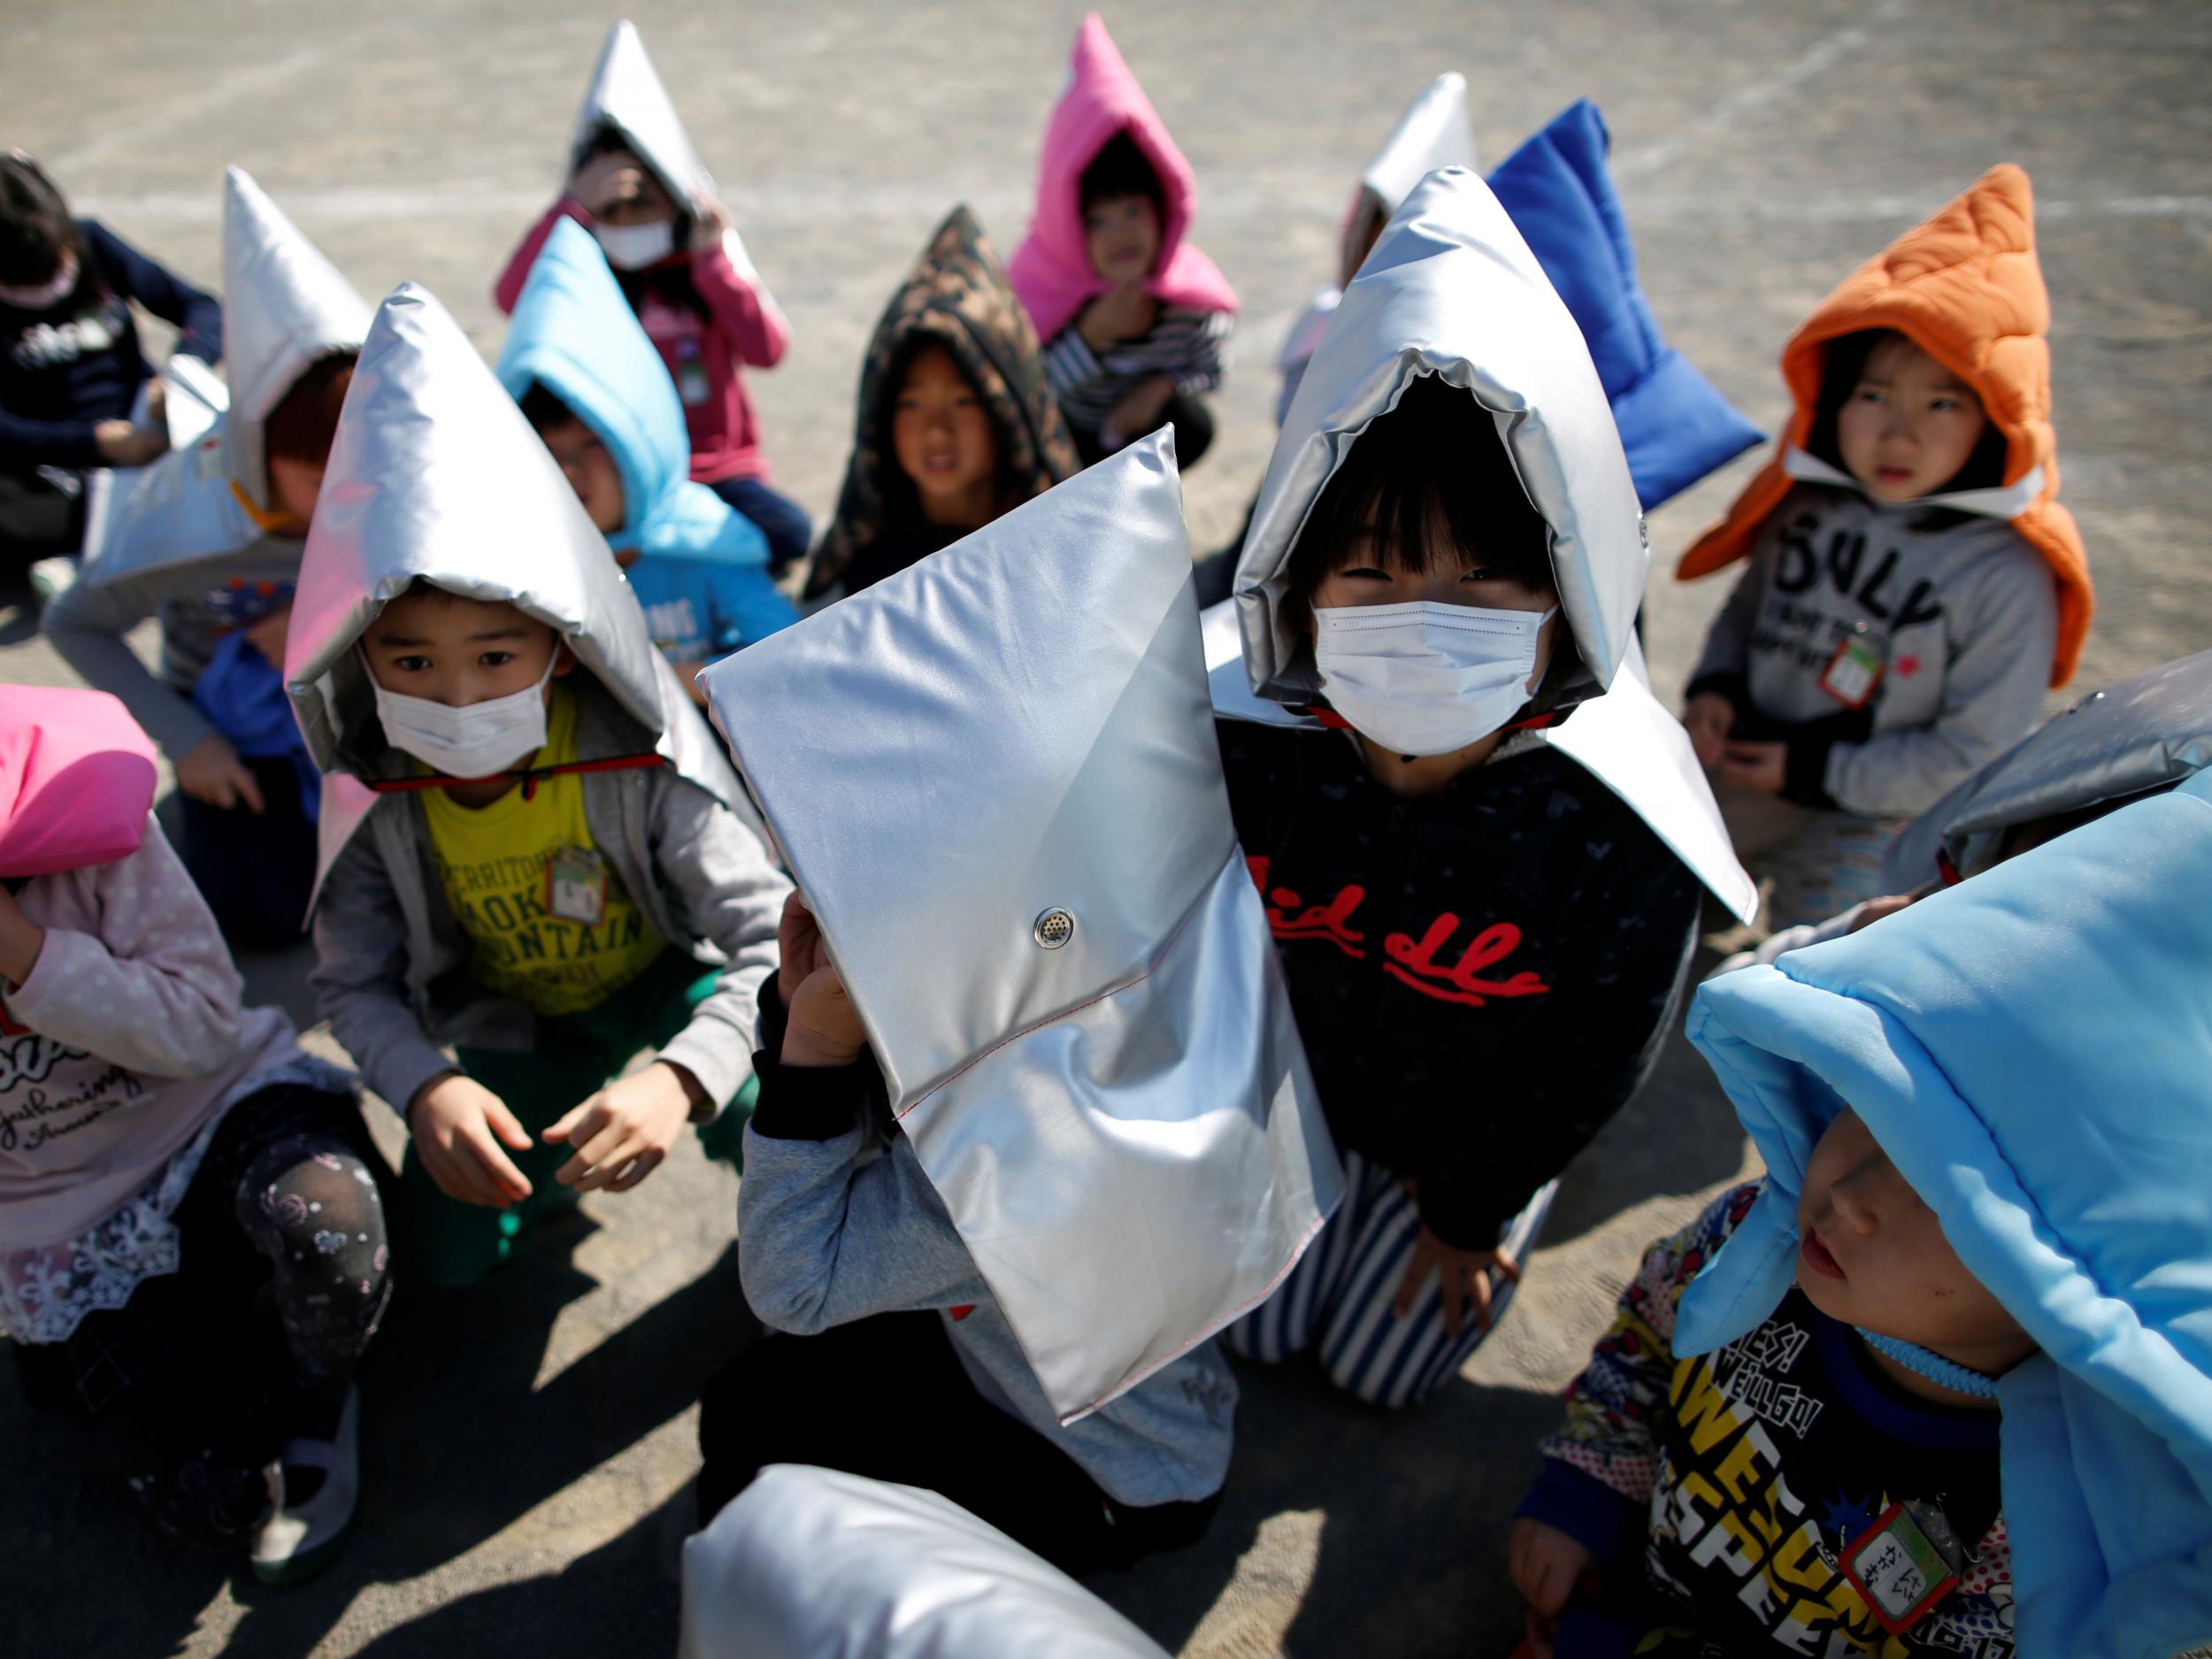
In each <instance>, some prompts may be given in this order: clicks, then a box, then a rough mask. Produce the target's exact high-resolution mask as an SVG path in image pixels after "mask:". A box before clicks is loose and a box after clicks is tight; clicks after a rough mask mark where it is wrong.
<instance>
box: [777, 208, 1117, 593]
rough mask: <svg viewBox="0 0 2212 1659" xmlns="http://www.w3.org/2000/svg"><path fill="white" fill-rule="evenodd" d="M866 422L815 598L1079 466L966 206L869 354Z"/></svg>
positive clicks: (888, 566)
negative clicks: (838, 584)
mask: <svg viewBox="0 0 2212 1659" xmlns="http://www.w3.org/2000/svg"><path fill="white" fill-rule="evenodd" d="M855 406H856V409H857V410H858V411H859V412H858V419H857V428H858V429H857V430H856V432H855V434H854V435H853V457H852V462H851V464H850V465H849V466H848V467H847V468H846V469H845V487H844V488H843V490H842V491H841V493H840V494H839V496H838V502H837V516H836V517H835V518H833V519H832V520H831V521H830V527H829V530H828V533H827V534H825V535H824V536H823V538H822V545H821V547H820V548H819V549H818V550H817V551H816V553H815V555H814V566H813V569H812V570H811V571H810V572H808V574H807V583H806V592H807V596H808V597H809V598H814V597H817V596H818V595H822V594H825V593H826V592H828V591H829V589H830V588H832V587H833V586H834V585H836V584H837V583H839V582H842V583H843V584H844V587H845V591H846V592H847V593H858V592H859V591H860V590H861V589H862V588H866V587H869V586H871V585H872V584H873V583H876V582H879V581H881V580H883V579H884V578H885V577H887V576H890V575H894V574H895V573H896V572H900V571H902V570H904V569H905V568H906V567H907V566H908V565H911V564H913V563H914V561H915V560H917V559H918V558H923V557H926V556H927V555H929V554H932V553H934V552H936V551H937V550H938V549H941V548H944V547H949V546H950V545H951V544H952V543H953V542H955V541H958V540H959V539H960V538H961V537H962V536H964V535H966V534H968V533H969V532H970V531H972V530H979V529H980V528H982V527H983V526H985V525H987V524H988V523H990V522H991V520H992V519H994V518H997V517H998V516H999V515H1000V514H1001V513H1002V512H1004V511H1007V510H1008V509H1009V508H1011V507H1017V506H1019V505H1020V504H1021V503H1023V502H1025V501H1027V500H1029V499H1031V498H1032V497H1033V496H1036V495H1042V494H1043V493H1044V492H1045V491H1046V490H1048V489H1050V488H1052V487H1053V486H1054V485H1055V484H1056V483H1058V482H1060V480H1063V479H1064V478H1067V477H1069V476H1070V475H1071V474H1072V473H1073V472H1075V470H1076V459H1075V449H1074V447H1073V446H1072V445H1071V443H1070V442H1069V440H1068V432H1067V426H1066V425H1065V424H1064V422H1063V421H1062V420H1061V419H1060V411H1059V409H1058V407H1057V406H1056V404H1055V403H1053V400H1052V394H1051V391H1050V389H1049V388H1048V385H1047V383H1046V380H1045V374H1044V368H1043V365H1042V363H1041V360H1040V358H1039V357H1038V353H1037V334H1036V331H1035V330H1034V329H1033V328H1032V327H1031V326H1029V317H1028V314H1027V313H1026V312H1025V311H1023V310H1022V308H1021V305H1020V303H1019V302H1018V301H1017V300H1016V299H1015V297H1014V292H1013V290H1012V288H1010V287H1008V285H1007V280H1006V273H1005V272H1004V271H1003V270H1002V269H1001V268H1000V265H999V262H998V256H997V255H996V254H995V253H994V252H992V250H991V244H990V243H989V242H987V241H986V240H985V239H984V235H983V228H982V227H981V226H979V225H978V224H977V223H976V222H975V216H974V215H973V214H972V213H970V212H969V211H968V210H967V209H966V208H964V207H956V208H955V209H953V211H952V212H951V213H950V214H949V216H948V217H947V218H946V219H945V222H944V223H943V224H941V225H940V226H939V227H937V232H936V234H934V235H933V236H932V237H931V238H930V240H929V246H928V247H926V249H924V250H922V257H920V258H919V259H918V260H917V261H916V262H915V265H914V268H913V270H911V271H910V272H909V273H907V277H906V280H905V281H904V282H902V283H901V284H900V286H899V291H898V292H897V293H896V294H895V295H893V296H891V303H890V304H889V305H887V306H886V307H885V308H884V312H883V317H882V320H880V321H879V322H878V323H877V324H876V332H875V337H874V338H873V339H872V340H870V341H869V342H868V351H867V355H866V356H865V357H863V358H862V359H861V365H860V394H859V396H858V398H857V399H856V404H855Z"/></svg>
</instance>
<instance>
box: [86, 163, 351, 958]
mask: <svg viewBox="0 0 2212 1659" xmlns="http://www.w3.org/2000/svg"><path fill="white" fill-rule="evenodd" d="M223 275H224V280H223V292H224V300H223V309H224V316H225V327H226V331H227V336H228V339H229V341H230V348H231V351H230V357H231V360H230V386H231V407H230V410H229V411H228V413H227V414H226V415H225V416H224V418H223V420H222V424H221V426H220V427H219V429H218V430H217V431H215V432H211V433H210V434H207V435H206V436H205V437H203V438H202V439H200V440H199V441H198V442H196V444H195V445H194V446H193V447H192V448H191V449H189V450H181V451H179V452H177V453H175V454H173V455H171V456H169V457H165V459H164V460H163V461H161V462H160V463H159V464H158V465H155V466H153V467H150V468H149V469H148V470H147V472H146V473H145V475H144V476H143V477H142V479H141V480H140V481H139V483H138V484H137V486H136V487H135V488H134V490H133V492H132V494H131V495H130V496H129V498H128V499H127V501H125V502H123V503H119V504H118V505H117V507H116V509H115V511H114V512H113V513H112V514H111V522H110V525H109V527H108V531H107V534H105V536H104V539H103V540H102V541H101V543H100V545H99V546H97V547H96V548H95V549H92V555H91V557H89V558H88V560H87V561H86V565H85V569H84V572H83V574H82V575H81V578H80V579H79V580H78V581H77V582H76V583H75V585H74V586H73V587H72V588H70V589H69V591H68V592H67V593H65V594H63V595H60V596H59V597H58V598H57V599H56V600H55V601H54V602H53V603H51V604H50V605H49V606H48V607H47V610H46V614H45V618H44V621H43V625H42V626H44V628H45V631H46V634H47V636H48V637H49V638H50V639H51V640H52V641H53V642H54V649H56V650H57V651H58V652H59V653H60V654H61V657H62V658H63V660H64V661H65V662H66V663H68V664H69V665H70V666H71V667H72V668H73V669H75V670H76V672H78V673H79V674H81V675H82V676H83V677H84V678H85V680H88V682H89V683H91V684H92V685H94V686H96V687H99V688H100V689H102V690H104V691H109V692H112V693H113V694H114V695H117V696H119V697H120V698H121V699H122V700H123V702H124V703H125V705H126V706H127V708H128V709H129V710H130V711H131V713H132V715H133V716H134V718H136V719H137V721H138V723H139V724H140V725H141V726H144V727H145V728H146V730H147V731H148V732H149V733H151V734H152V736H153V738H154V741H156V742H157V743H158V744H160V746H161V747H162V749H164V750H165V752H166V753H167V755H168V757H169V758H170V761H171V763H172V764H173V765H174V766H175V768H176V775H177V790H178V793H179V794H180V795H181V796H182V797H183V802H182V805H183V809H184V813H183V833H182V836H181V838H180V839H181V844H180V848H179V850H180V852H181V854H182V855H183V857H184V864H185V868H187V869H188V870H189V871H190V872H192V878H193V879H194V880H195V881H196V882H197V883H198V884H199V887H200V891H201V893H202V895H204V897H205V898H206V899H207V902H208V906H209V908H210V909H211V910H213V911H214V912H215V918H216V920H217V921H218V922H219V923H220V924H221V926H222V928H223V932H224V933H225V935H226V936H227V938H228V939H229V940H230V941H232V942H233V943H234V944H236V945H271V946H273V945H279V944H282V943H284V942H286V941H291V940H295V939H297V938H298V936H299V933H300V928H301V926H302V923H303V918H305V916H306V914H307V896H308V893H309V890H310V888H311V886H312V885H313V881H314V876H315V823H314V812H313V803H314V800H315V797H314V795H313V793H312V792H311V791H308V792H304V793H303V789H302V787H301V784H300V780H299V775H298V773H299V769H300V765H301V762H302V759H303V756H302V754H301V751H300V749H299V747H298V736H297V733H296V731H294V729H293V727H292V725H291V721H290V719H289V718H288V714H287V713H286V712H285V710H283V709H282V708H281V706H280V705H281V702H282V687H281V685H280V682H279V667H280V664H282V662H283V660H284V634H285V627H286V626H287V619H288V616H289V614H290V611H291V603H292V588H293V585H294V582H295V581H296V579H297V576H298V572H299V563H300V549H301V547H302V545H303V537H304V536H305V535H306V534H307V525H308V520H309V519H310V518H311V517H312V516H313V514H314V511H315V500H316V495H317V492H318V491H319V488H321V483H322V472H323V465H324V463H325V460H326V457H328V455H329V453H330V442H331V434H333V433H334V432H335V431H336V429H337V425H338V411H339V408H340V406H341V405H342V403H343V402H344V401H345V395H346V384H347V381H348V379H349V377H350V375H351V374H352V373H353V359H354V353H355V352H356V350H357V349H358V348H359V346H360V343H361V335H362V332H363V331H364V330H365V328H366V327H367V326H368V319H369V308H368V304H367V303H366V302H365V301H364V300H363V299H362V298H361V296H359V295H358V294H357V293H355V292H354V290H353V288H352V286H351V285H350V284H349V283H348V282H347V280H345V278H344V277H343V276H342V275H340V274H339V273H338V271H337V269H336V268H335V267H334V266H333V265H331V264H330V262H329V261H328V260H326V259H325V258H324V257H323V256H322V255H321V254H320V253H319V252H318V251H317V250H316V249H315V247H314V245H313V244H312V243H311V242H309V241H308V240H307V239H306V238H305V237H304V236H303V235H301V234H300V233H299V231H298V230H297V229H296V228H295V227H293V225H292V223H291V221H290V220H289V219H286V218H285V217H284V215H283V214H282V213H281V212H280V211H278V209H277V207H276V205H275V204H273V202H271V201H270V200H269V198H268V197H267V196H265V195H264V194H263V193H262V190H261V188H260V187H259V186H258V185H257V184H256V183H255V182H254V181H253V180H252V179H250V177H248V176H247V175H246V174H245V173H242V172H241V171H239V170H238V169H237V168H235V167H233V168H232V169H231V170H230V172H229V174H228V176H227V179H226V180H225V187H224V202H223ZM148 617H154V618H158V620H159V622H160V625H161V671H160V672H159V674H158V675H156V674H153V673H150V672H148V671H147V669H146V666H145V664H143V663H142V661H141V660H140V659H139V657H138V656H137V654H136V653H135V652H134V651H133V650H132V649H131V648H130V645H129V643H128V642H127V640H126V639H125V637H124V636H125V635H126V634H128V633H129V632H130V630H131V629H133V628H134V627H136V626H138V625H139V624H140V623H141V622H142V621H144V620H145V619H146V618H148Z"/></svg>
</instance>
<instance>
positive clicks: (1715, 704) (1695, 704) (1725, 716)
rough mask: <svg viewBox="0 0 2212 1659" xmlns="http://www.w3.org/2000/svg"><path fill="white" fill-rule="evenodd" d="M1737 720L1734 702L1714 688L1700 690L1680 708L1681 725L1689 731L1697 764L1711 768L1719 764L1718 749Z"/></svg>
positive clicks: (1708, 769)
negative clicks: (1688, 704) (1686, 706)
mask: <svg viewBox="0 0 2212 1659" xmlns="http://www.w3.org/2000/svg"><path fill="white" fill-rule="evenodd" d="M1735 724H1736V705H1735V704H1734V703H1731V702H1729V701H1728V699H1727V698H1725V697H1724V696H1722V695H1720V693H1719V692H1717V691H1701V692H1699V693H1698V694H1697V695H1696V696H1694V697H1692V698H1691V699H1690V706H1689V707H1688V708H1686V709H1685V710H1682V729H1683V730H1684V731H1686V732H1687V733H1689V734H1690V747H1691V748H1692V749H1695V750H1696V751H1697V764H1699V765H1701V766H1702V767H1704V768H1705V770H1706V771H1708V772H1710V771H1712V770H1713V768H1714V767H1716V766H1717V765H1719V764H1720V751H1721V749H1722V747H1723V746H1724V744H1725V743H1726V742H1727V741H1728V733H1729V730H1730V728H1731V727H1732V726H1734V725H1735Z"/></svg>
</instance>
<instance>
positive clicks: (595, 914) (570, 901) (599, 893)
mask: <svg viewBox="0 0 2212 1659" xmlns="http://www.w3.org/2000/svg"><path fill="white" fill-rule="evenodd" d="M545 908H546V911H547V913H548V914H549V915H552V916H555V917H557V918H560V919H561V920H562V921H564V922H576V923H579V924H580V925H581V926H586V927H596V926H599V924H600V923H601V922H602V921H603V920H605V919H606V915H607V861H606V860H605V859H604V858H603V857H602V856H600V855H599V854H598V853H597V852H596V851H595V850H594V849H591V848H589V847H557V848H555V849H553V850H552V851H551V852H549V853H548V854H547V855H546V857H545Z"/></svg>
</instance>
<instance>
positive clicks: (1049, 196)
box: [1006, 12, 1237, 341]
mask: <svg viewBox="0 0 2212 1659" xmlns="http://www.w3.org/2000/svg"><path fill="white" fill-rule="evenodd" d="M1124 129H1126V130H1127V132H1128V134H1129V135H1130V136H1131V137H1132V138H1133V139H1134V140H1135V141H1136V143H1137V148H1138V149H1140V150H1142V151H1143V152H1144V155H1145V159H1146V160H1148V161H1149V162H1150V163H1151V164H1152V170H1153V172H1155V173H1158V174H1159V175H1160V196H1161V199H1162V200H1163V202H1164V204H1165V205H1166V208H1167V223H1166V224H1165V225H1164V226H1162V227H1161V231H1160V261H1159V265H1158V267H1157V268H1156V270H1155V271H1154V272H1153V273H1152V278H1151V280H1149V281H1148V282H1147V283H1146V284H1145V288H1146V290H1147V291H1148V293H1150V294H1151V295H1152V296H1154V297H1155V298H1156V299H1159V300H1162V301H1164V303H1168V304H1170V305H1187V306H1190V307H1192V308H1193V309H1194V310H1198V311H1234V310H1236V308H1237V296H1236V290H1235V289H1234V288H1231V287H1230V286H1229V280H1228V279H1227V278H1226V277H1225V276H1223V275H1222V274H1221V273H1220V271H1219V270H1218V269H1217V267H1216V266H1215V265H1214V262H1213V261H1212V260H1210V259H1209V258H1208V257H1206V256H1205V255H1204V254H1202V253H1201V252H1199V251H1198V250H1197V249H1195V248H1194V247H1192V246H1191V245H1190V244H1189V243H1188V242H1185V241H1184V240H1183V235H1184V233H1185V232H1186V231H1187V230H1188V229H1189V228H1190V221H1191V215H1192V214H1193V213H1194V212H1195V211H1197V207H1198V183H1197V180H1196V179H1195V177H1194V175H1193V174H1192V173H1191V168H1190V163H1189V162H1187V161H1186V160H1184V159H1183V152H1182V151H1181V150H1178V149H1176V147H1175V141H1174V140H1173V139H1172V138H1170V137H1169V136H1168V132H1167V124H1166V123H1165V122H1164V121H1162V120H1161V119H1160V116H1159V111H1156V110H1155V109H1154V108H1153V107H1152V100H1151V99H1149V98H1148V97H1146V96H1144V88H1142V87H1141V86H1139V85H1138V84H1137V78H1136V76H1134V75H1133V74H1131V73H1129V65H1127V64H1125V63H1124V62H1123V61H1122V57H1121V51H1120V49H1119V48H1118V47H1117V46H1116V45H1115V44H1114V41H1113V37H1112V36H1111V35H1109V34H1107V33H1106V26H1105V25H1104V24H1103V23H1102V22H1100V21H1099V19H1098V13H1097V12H1092V13H1090V14H1089V15H1088V16H1087V17H1086V18H1085V19H1083V26H1082V27H1080V28H1079V29H1077V30H1076V32H1075V50H1074V52H1073V54H1072V55H1071V57H1070V58H1069V60H1068V84H1067V89H1066V90H1065V91H1064V92H1063V93H1061V95H1060V101H1059V103H1057V104H1055V105H1054V106H1053V109H1052V119H1051V120H1050V121H1049V122H1048V123H1047V124H1046V126H1045V146H1044V152H1043V154H1042V155H1041V156H1040V157H1039V158H1038V162H1037V211H1036V213H1035V214H1034V216H1033V217H1032V219H1030V221H1029V234H1028V235H1027V237H1025V239H1024V240H1023V242H1022V245H1021V246H1020V247H1019V248H1017V249H1016V250H1014V257H1013V258H1012V259H1011V260H1010V261H1009V262H1008V265H1007V267H1006V274H1007V277H1008V278H1009V280H1011V281H1012V283H1013V285H1014V292H1015V293H1017V294H1018V295H1019V296H1021V302H1022V303H1023V304H1024V305H1025V306H1026V307H1027V308H1028V311H1029V318H1030V320H1031V321H1032V322H1033V323H1035V324H1036V325H1037V338H1038V339H1040V340H1042V341H1050V340H1051V339H1052V337H1053V336H1054V335H1055V334H1058V333H1059V332H1060V331H1061V330H1062V329H1063V328H1064V327H1066V326H1068V324H1069V322H1070V321H1071V320H1072V319H1074V317H1075V315H1076V313H1077V312H1079V311H1081V310H1082V309H1083V307H1084V306H1085V305H1087V304H1088V303H1090V302H1091V301H1092V300H1093V299H1094V298H1096V297H1097V296H1099V295H1101V294H1103V293H1104V292H1105V291H1106V287H1107V285H1106V283H1105V281H1104V280H1102V278H1100V277H1099V276H1098V275H1097V274H1096V273H1094V272H1093V271H1092V269H1091V262H1090V257H1089V256H1088V255H1087V253H1086V252H1085V251H1084V245H1083V202H1082V185H1083V170H1084V169H1085V168H1086V167H1087V166H1089V165H1091V163H1092V162H1093V161H1094V160H1096V159H1097V157H1098V152H1099V151H1100V150H1103V149H1105V148H1106V146H1107V144H1108V142H1110V141H1111V140H1112V139H1113V138H1114V136H1115V135H1116V134H1118V133H1120V132H1122V131H1123V130H1124Z"/></svg>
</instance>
